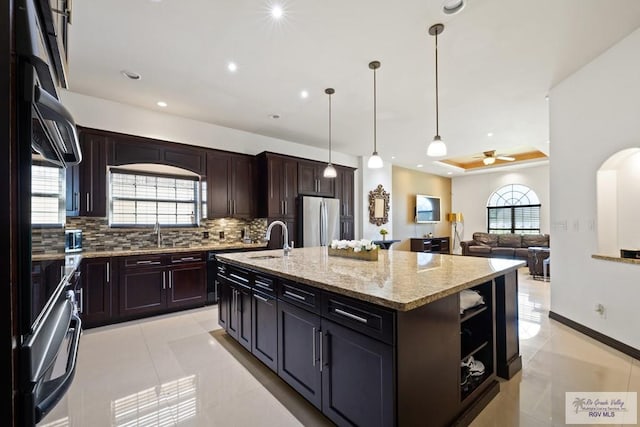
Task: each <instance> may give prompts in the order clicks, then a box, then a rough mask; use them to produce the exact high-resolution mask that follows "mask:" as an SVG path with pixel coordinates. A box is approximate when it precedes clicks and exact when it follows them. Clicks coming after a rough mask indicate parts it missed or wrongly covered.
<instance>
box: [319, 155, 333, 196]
mask: <svg viewBox="0 0 640 427" xmlns="http://www.w3.org/2000/svg"><path fill="white" fill-rule="evenodd" d="M326 167H327V165H326V164H324V163H321V164H316V179H317V181H318V190H317V191H316V194H317V195H318V196H324V197H333V196H334V194H335V186H336V179H335V178H325V177H324V168H326Z"/></svg>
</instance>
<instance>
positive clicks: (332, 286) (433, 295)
mask: <svg viewBox="0 0 640 427" xmlns="http://www.w3.org/2000/svg"><path fill="white" fill-rule="evenodd" d="M218 258H219V259H222V260H225V261H227V262H229V263H231V264H235V265H238V266H241V267H250V268H252V269H254V270H258V271H262V272H264V273H268V274H272V275H275V276H279V277H284V278H286V279H290V280H293V281H296V282H299V283H304V284H307V285H310V286H313V287H316V288H320V289H325V290H328V291H332V292H335V293H339V294H342V295H347V296H350V297H353V298H356V299H359V300H362V301H368V302H370V303H374V304H378V305H381V306H384V307H388V308H392V309H395V310H399V311H409V310H412V309H414V308H417V307H420V306H423V305H426V304H428V303H430V302H433V301H435V300H438V299H440V298H444V297H446V296H448V295H452V294H454V293H457V292H460V291H461V290H463V289H466V288H470V287H472V286H475V285H478V284H480V283H484V282H486V281H488V280H490V279H493V278H495V277H497V276H501V275H503V274H505V273H507V272H510V271H514V270H516V269H517V268H519V267H522V266H524V265H525V264H526V263H525V262H524V261H518V260H507V259H497V258H480V257H467V256H457V255H439V254H430V253H421V252H407V251H382V250H381V251H379V254H378V260H377V261H362V260H356V259H349V258H342V257H336V256H329V255H328V254H327V248H326V247H313V248H297V249H294V250H293V251H292V252H291V253H290V254H289V256H287V257H285V256H283V252H282V250H281V249H278V250H269V251H257V252H255V251H254V252H244V253H229V254H221V255H219V256H218Z"/></svg>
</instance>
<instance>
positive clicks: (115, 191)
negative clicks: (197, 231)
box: [110, 170, 200, 226]
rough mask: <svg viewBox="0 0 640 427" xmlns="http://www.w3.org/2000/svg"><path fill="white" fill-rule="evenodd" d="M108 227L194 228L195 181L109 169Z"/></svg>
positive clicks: (195, 216)
mask: <svg viewBox="0 0 640 427" xmlns="http://www.w3.org/2000/svg"><path fill="white" fill-rule="evenodd" d="M110 183H111V185H110V189H111V210H110V220H111V225H116V226H118V225H154V224H155V223H156V221H157V222H159V223H160V224H162V225H197V224H198V214H199V209H198V208H199V206H198V205H199V203H200V199H199V197H198V194H199V188H200V185H199V182H198V179H197V178H190V177H174V176H163V175H147V174H137V173H129V172H123V171H115V170H112V171H111V173H110Z"/></svg>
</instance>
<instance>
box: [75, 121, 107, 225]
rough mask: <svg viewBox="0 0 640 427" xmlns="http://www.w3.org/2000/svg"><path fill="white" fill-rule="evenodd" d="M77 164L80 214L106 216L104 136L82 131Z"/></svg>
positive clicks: (105, 147) (105, 142)
mask: <svg viewBox="0 0 640 427" xmlns="http://www.w3.org/2000/svg"><path fill="white" fill-rule="evenodd" d="M80 135H81V138H80V149H81V150H82V156H83V160H82V162H81V163H80V165H79V169H78V175H79V188H80V190H79V193H80V195H79V197H80V203H79V210H80V212H79V213H80V216H93V217H106V216H107V141H106V138H105V137H104V136H99V135H93V134H91V133H82V132H81V134H80Z"/></svg>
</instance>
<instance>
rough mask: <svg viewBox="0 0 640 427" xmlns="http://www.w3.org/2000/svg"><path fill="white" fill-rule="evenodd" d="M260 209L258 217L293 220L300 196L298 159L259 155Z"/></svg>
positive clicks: (270, 154)
mask: <svg viewBox="0 0 640 427" xmlns="http://www.w3.org/2000/svg"><path fill="white" fill-rule="evenodd" d="M258 166H259V171H260V172H259V174H260V186H259V188H260V193H259V194H260V198H259V199H260V209H259V210H258V215H260V216H263V217H268V218H290V219H293V218H294V216H295V210H296V196H297V195H298V161H297V159H294V158H291V157H286V156H281V155H278V154H273V153H261V154H259V155H258Z"/></svg>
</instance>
